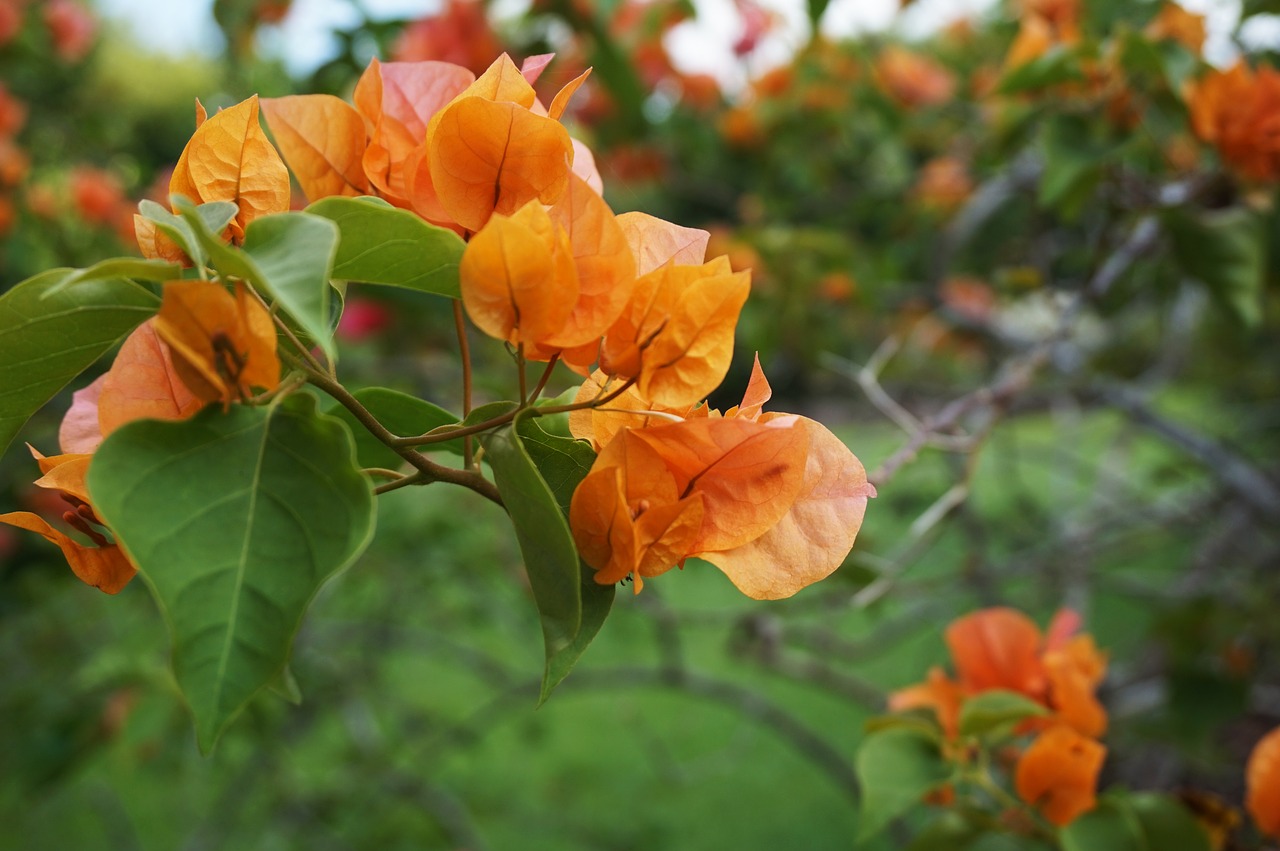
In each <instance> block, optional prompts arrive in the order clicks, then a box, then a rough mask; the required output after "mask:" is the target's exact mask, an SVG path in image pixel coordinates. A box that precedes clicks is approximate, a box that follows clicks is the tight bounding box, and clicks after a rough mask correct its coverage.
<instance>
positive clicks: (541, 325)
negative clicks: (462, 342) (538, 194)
mask: <svg viewBox="0 0 1280 851" xmlns="http://www.w3.org/2000/svg"><path fill="white" fill-rule="evenodd" d="M458 275H459V279H460V281H461V287H462V303H463V306H464V307H465V308H466V310H467V315H468V316H470V317H471V321H472V322H474V323H475V324H476V326H477V327H478V328H480V330H481V331H484V332H485V333H486V334H488V335H489V336H491V337H496V338H498V339H499V340H505V341H507V342H509V343H511V344H513V345H516V344H520V343H526V342H528V343H536V342H538V341H540V340H547V339H550V338H551V337H553V336H555V335H556V334H558V333H559V332H560V331H561V329H563V328H564V326H565V323H566V322H567V321H568V319H569V315H570V313H572V311H573V307H574V303H575V302H576V301H577V298H578V274H577V271H576V269H575V268H574V263H573V247H572V246H571V245H570V244H569V236H568V234H566V233H565V232H564V229H563V228H561V227H559V226H558V225H557V224H555V223H554V222H553V221H552V220H551V217H550V216H549V215H548V214H547V211H546V209H545V208H544V207H543V206H542V205H541V204H538V203H537V202H536V201H535V202H530V203H529V204H526V205H525V206H524V207H522V208H520V210H518V211H517V212H516V213H515V214H514V215H512V216H509V217H508V216H504V215H495V216H493V217H492V218H491V219H490V220H489V222H488V224H487V225H485V227H483V228H481V229H480V231H479V232H477V233H476V235H475V236H474V237H472V239H471V241H470V242H469V243H468V244H467V250H466V252H465V253H464V254H463V255H462V263H461V265H460V266H459V269H458Z"/></svg>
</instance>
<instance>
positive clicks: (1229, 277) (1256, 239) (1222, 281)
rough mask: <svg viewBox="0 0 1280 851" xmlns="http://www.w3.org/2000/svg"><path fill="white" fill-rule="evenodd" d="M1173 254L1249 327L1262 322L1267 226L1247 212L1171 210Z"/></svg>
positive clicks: (1168, 219) (1168, 223) (1167, 221)
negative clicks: (1264, 226) (1265, 229)
mask: <svg viewBox="0 0 1280 851" xmlns="http://www.w3.org/2000/svg"><path fill="white" fill-rule="evenodd" d="M1164 224H1165V227H1166V228H1168V230H1169V235H1170V236H1171V237H1172V247H1173V255H1174V257H1175V258H1176V259H1177V260H1178V262H1179V263H1181V264H1182V267H1183V269H1184V270H1185V271H1186V273H1187V274H1188V275H1189V276H1190V277H1193V278H1197V279H1199V280H1200V281H1202V282H1203V283H1204V285H1205V286H1206V287H1208V288H1209V292H1210V293H1212V294H1213V297H1214V299H1215V300H1216V301H1217V302H1218V304H1219V305H1221V306H1222V307H1223V308H1225V309H1226V310H1227V311H1229V312H1230V313H1231V314H1233V315H1234V316H1235V317H1236V318H1237V319H1239V320H1240V322H1241V323H1242V324H1244V325H1246V326H1248V327H1254V326H1256V325H1257V324H1258V323H1259V322H1260V321H1262V289H1263V278H1264V276H1265V272H1266V239H1265V233H1264V230H1263V227H1262V221H1261V220H1260V219H1259V218H1258V216H1257V215H1256V214H1255V213H1253V212H1251V211H1249V210H1246V209H1245V208H1243V207H1229V208H1227V209H1224V210H1213V211H1208V212H1204V211H1195V212H1193V211H1189V210H1182V209H1174V210H1170V211H1168V212H1167V213H1166V214H1165V217H1164Z"/></svg>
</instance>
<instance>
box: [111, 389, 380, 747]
mask: <svg viewBox="0 0 1280 851" xmlns="http://www.w3.org/2000/svg"><path fill="white" fill-rule="evenodd" d="M314 408H315V404H314V400H313V399H312V398H311V397H310V396H306V395H300V396H296V397H294V398H293V399H290V400H288V401H286V402H282V403H279V404H276V405H273V406H270V407H247V406H241V405H236V406H233V407H232V408H231V410H230V411H228V412H227V413H223V412H222V411H221V410H220V409H219V408H218V407H217V406H211V407H208V408H206V409H205V410H204V411H202V412H201V413H200V414H199V415H197V416H196V417H195V418H193V419H190V420H185V421H179V422H163V421H156V420H139V421H136V422H132V423H129V424H128V425H125V426H123V427H121V428H120V429H118V430H117V431H115V432H113V433H112V434H111V436H110V437H108V438H107V440H106V441H104V442H103V444H102V446H101V447H99V449H98V451H97V454H96V455H95V456H94V461H93V465H92V467H91V469H90V473H89V492H90V493H91V494H92V495H93V501H94V505H95V507H96V508H97V509H98V513H99V515H100V516H101V517H102V518H103V520H105V521H106V523H107V524H108V525H109V526H110V527H111V528H112V529H113V530H114V531H115V532H116V533H118V535H119V537H120V539H121V540H122V541H124V542H125V545H126V547H127V548H128V551H129V554H130V555H131V556H132V557H133V560H134V562H135V564H136V565H137V566H138V572H139V573H141V574H142V576H143V578H144V579H145V580H146V582H147V584H148V585H149V586H150V587H151V591H152V594H153V595H154V596H155V598H156V602H157V603H158V604H159V606H160V609H161V611H162V612H163V613H164V617H165V621H166V622H167V623H168V626H169V634H170V637H171V639H172V643H173V668H174V673H175V675H176V677H177V681H178V685H179V687H180V688H181V689H182V692H183V694H184V696H185V697H186V700H187V703H188V704H189V705H190V707H191V712H192V715H193V716H194V718H195V725H196V737H197V740H198V741H199V743H200V748H201V750H203V751H205V752H208V751H209V749H211V748H212V747H213V745H214V743H215V742H216V741H217V739H218V737H219V736H220V735H221V734H222V732H223V730H225V729H226V727H227V725H228V724H230V723H231V721H232V719H234V718H235V716H236V715H237V713H239V712H240V710H241V709H243V708H244V706H245V704H247V703H248V702H249V700H250V699H251V698H252V697H253V696H254V695H255V694H256V693H257V692H259V691H260V690H261V689H262V688H264V687H265V686H268V685H270V684H272V683H275V682H277V681H279V680H280V678H281V677H282V672H283V670H284V667H285V665H286V664H287V663H288V661H289V653H290V650H291V646H292V644H293V637H294V635H295V634H296V633H297V631H298V626H299V623H300V622H301V620H302V615H303V613H304V612H305V611H306V608H307V606H308V605H309V604H310V602H311V599H312V597H314V596H315V593H316V591H317V590H319V588H320V586H321V585H322V584H323V583H324V582H325V580H327V579H328V578H329V577H331V576H333V575H334V574H335V573H337V572H338V571H340V570H342V569H343V568H344V567H346V566H347V565H349V564H351V563H352V562H353V561H354V560H355V558H356V556H358V555H359V554H360V552H361V551H362V550H363V549H364V548H365V545H366V544H368V542H369V539H370V538H371V537H372V534H373V519H374V502H373V493H372V490H371V488H370V485H369V481H368V479H367V478H366V477H365V476H363V475H362V474H361V473H360V471H359V468H357V467H356V465H355V451H354V447H353V445H352V441H351V435H350V434H349V433H348V432H347V429H346V427H345V426H344V425H343V424H342V423H340V422H338V421H337V420H334V419H332V418H330V417H325V416H321V415H318V414H316V413H315V412H314Z"/></svg>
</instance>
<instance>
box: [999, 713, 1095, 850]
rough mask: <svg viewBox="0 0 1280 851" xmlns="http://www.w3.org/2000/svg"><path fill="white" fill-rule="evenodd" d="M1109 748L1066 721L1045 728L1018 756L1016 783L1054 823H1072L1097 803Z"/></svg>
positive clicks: (1026, 796)
mask: <svg viewBox="0 0 1280 851" xmlns="http://www.w3.org/2000/svg"><path fill="white" fill-rule="evenodd" d="M1106 755H1107V749H1106V748H1105V747H1103V746H1102V745H1101V744H1099V743H1098V742H1095V741H1094V740H1093V739H1090V738H1087V737H1085V736H1082V735H1080V734H1079V733H1078V732H1076V731H1075V730H1073V729H1071V728H1070V727H1067V726H1065V725H1058V726H1055V727H1050V728H1049V729H1047V730H1045V731H1044V732H1043V733H1041V734H1040V735H1039V736H1037V737H1036V739H1035V741H1033V742H1032V743H1031V745H1030V746H1029V747H1028V748H1027V749H1026V751H1025V752H1023V754H1022V756H1021V757H1020V758H1019V759H1018V766H1017V769H1016V770H1015V774H1014V787H1015V788H1016V789H1017V790H1018V797H1020V798H1021V799H1022V800H1024V801H1026V802H1027V803H1028V804H1032V805H1033V806H1035V807H1036V808H1037V809H1039V810H1040V812H1041V813H1043V814H1044V817H1045V818H1046V819H1048V820H1049V821H1050V822H1052V823H1053V824H1056V825H1058V826H1059V827H1062V826H1064V825H1067V824H1070V823H1071V822H1072V821H1074V820H1075V819H1076V817H1077V816H1080V815H1082V814H1084V813H1087V812H1088V811H1089V810H1091V809H1093V808H1094V806H1095V804H1096V803H1097V798H1096V789H1097V785H1098V773H1099V772H1100V771H1101V770H1102V763H1103V760H1105V759H1106Z"/></svg>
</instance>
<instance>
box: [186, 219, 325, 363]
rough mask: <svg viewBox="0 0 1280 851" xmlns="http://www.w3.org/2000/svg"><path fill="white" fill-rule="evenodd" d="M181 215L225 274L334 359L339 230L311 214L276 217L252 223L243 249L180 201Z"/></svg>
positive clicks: (247, 230)
mask: <svg viewBox="0 0 1280 851" xmlns="http://www.w3.org/2000/svg"><path fill="white" fill-rule="evenodd" d="M178 203H179V211H180V212H181V213H182V217H183V220H184V221H185V222H186V223H187V225H188V226H190V228H191V230H192V231H193V232H194V233H195V235H196V238H197V239H198V240H199V242H200V245H201V246H202V247H203V248H204V251H205V253H206V254H207V255H208V258H209V263H210V264H211V265H212V266H213V267H214V268H215V269H217V270H218V271H219V272H221V273H222V274H223V275H230V276H233V277H237V278H244V279H245V280H247V281H249V282H250V283H252V284H253V285H254V286H255V287H257V288H258V289H259V290H261V291H262V292H263V293H265V294H267V295H269V296H270V297H271V298H272V299H273V300H274V301H275V302H276V303H277V304H279V305H280V307H281V308H282V309H283V310H284V312H285V313H286V314H288V315H289V317H290V318H292V319H293V321H294V322H296V323H297V325H298V327H299V328H300V329H302V331H303V332H304V333H305V335H306V336H307V337H308V338H309V339H310V340H311V341H312V342H314V343H316V344H317V345H319V346H320V348H322V349H323V350H324V351H325V354H327V355H328V356H329V357H330V358H332V357H334V354H335V352H334V347H333V331H332V328H331V327H330V323H329V277H330V270H331V268H332V266H333V256H334V253H335V251H336V250H337V244H338V228H337V226H336V225H334V224H333V222H331V221H329V220H328V219H323V218H321V217H319V216H312V215H308V214H307V213H275V214H273V215H269V216H260V217H259V218H256V219H254V220H253V221H251V222H249V226H248V227H247V228H245V231H244V245H243V247H242V248H236V247H235V246H232V245H229V244H228V243H225V242H223V241H222V237H221V231H216V230H212V229H210V228H208V227H207V226H205V223H204V221H203V219H202V218H201V217H200V216H199V210H198V208H196V207H193V206H191V204H190V203H189V202H186V201H185V200H183V199H179V201H178Z"/></svg>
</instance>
